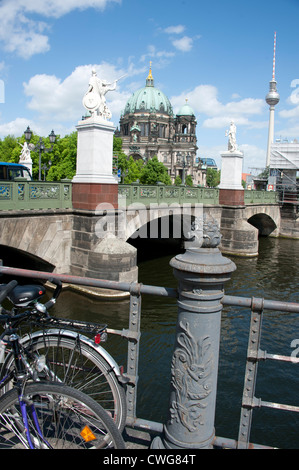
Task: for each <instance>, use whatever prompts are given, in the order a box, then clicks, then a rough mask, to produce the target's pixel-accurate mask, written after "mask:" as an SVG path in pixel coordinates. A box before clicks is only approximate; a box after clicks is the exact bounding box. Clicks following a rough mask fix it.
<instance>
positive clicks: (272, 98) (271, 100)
mask: <svg viewBox="0 0 299 470" xmlns="http://www.w3.org/2000/svg"><path fill="white" fill-rule="evenodd" d="M279 100H280V96H279V93H278V92H277V89H276V81H275V80H272V81H271V82H270V90H269V93H268V94H267V96H266V102H267V103H268V105H269V106H275V105H277V103H279Z"/></svg>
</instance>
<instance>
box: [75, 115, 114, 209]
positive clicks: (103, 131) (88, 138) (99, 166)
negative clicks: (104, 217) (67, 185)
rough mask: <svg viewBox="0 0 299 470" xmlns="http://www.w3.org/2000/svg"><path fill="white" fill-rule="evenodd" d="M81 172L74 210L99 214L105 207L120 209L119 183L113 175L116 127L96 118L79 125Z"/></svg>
mask: <svg viewBox="0 0 299 470" xmlns="http://www.w3.org/2000/svg"><path fill="white" fill-rule="evenodd" d="M77 131H78V147H77V170H76V175H75V177H74V179H73V207H74V209H83V210H96V209H97V206H98V205H99V204H101V203H108V204H110V205H113V207H114V208H115V209H117V207H118V182H117V180H116V178H115V177H114V176H113V173H112V159H113V134H114V131H115V128H114V126H113V124H112V123H111V122H109V121H106V120H104V119H103V118H101V117H99V116H97V115H93V116H91V117H88V118H86V119H84V120H83V121H79V123H78V125H77Z"/></svg>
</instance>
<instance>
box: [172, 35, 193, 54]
mask: <svg viewBox="0 0 299 470" xmlns="http://www.w3.org/2000/svg"><path fill="white" fill-rule="evenodd" d="M172 44H173V46H174V47H175V48H176V49H178V50H179V51H182V52H189V51H191V49H192V47H193V39H192V38H190V37H189V36H184V37H183V38H181V39H175V40H173V41H172Z"/></svg>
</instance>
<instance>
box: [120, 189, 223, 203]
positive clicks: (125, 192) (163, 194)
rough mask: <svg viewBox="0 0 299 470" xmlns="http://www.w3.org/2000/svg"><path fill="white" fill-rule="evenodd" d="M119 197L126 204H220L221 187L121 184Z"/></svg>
mask: <svg viewBox="0 0 299 470" xmlns="http://www.w3.org/2000/svg"><path fill="white" fill-rule="evenodd" d="M118 195H119V197H122V198H124V201H125V204H126V206H128V205H130V204H133V203H139V204H140V203H141V204H144V205H145V206H147V205H149V204H162V203H166V204H168V205H170V204H186V203H189V204H199V203H201V204H219V189H217V188H197V187H194V188H193V187H190V186H165V185H159V184H158V185H152V186H150V185H141V184H136V185H134V184H132V185H130V184H128V185H126V184H120V185H119V186H118Z"/></svg>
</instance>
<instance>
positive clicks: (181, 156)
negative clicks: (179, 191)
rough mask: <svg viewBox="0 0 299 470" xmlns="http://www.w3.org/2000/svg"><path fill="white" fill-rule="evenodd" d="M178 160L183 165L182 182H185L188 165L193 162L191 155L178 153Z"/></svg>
mask: <svg viewBox="0 0 299 470" xmlns="http://www.w3.org/2000/svg"><path fill="white" fill-rule="evenodd" d="M177 162H178V164H179V165H180V166H181V167H182V176H183V178H182V184H185V181H186V166H187V167H189V166H190V164H191V155H189V154H188V155H187V156H185V154H184V153H183V154H181V152H178V153H177Z"/></svg>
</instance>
